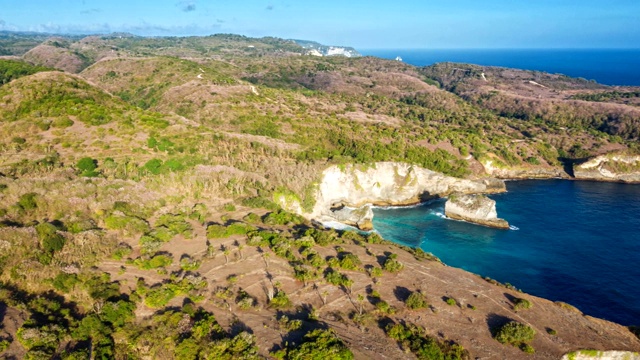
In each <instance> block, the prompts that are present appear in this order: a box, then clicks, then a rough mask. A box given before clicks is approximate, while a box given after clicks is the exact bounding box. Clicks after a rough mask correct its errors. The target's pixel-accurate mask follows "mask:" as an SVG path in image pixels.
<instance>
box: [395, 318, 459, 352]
mask: <svg viewBox="0 0 640 360" xmlns="http://www.w3.org/2000/svg"><path fill="white" fill-rule="evenodd" d="M385 330H386V333H387V335H388V336H389V337H390V338H392V339H394V340H396V341H397V342H399V343H400V344H402V346H403V347H405V348H406V349H407V350H410V351H411V352H412V353H413V354H414V355H416V357H418V359H425V360H428V359H447V360H462V359H468V358H469V352H468V351H466V350H465V349H464V348H463V347H462V346H460V345H458V344H456V343H453V342H444V341H443V342H441V341H438V340H437V339H436V338H434V337H431V336H429V335H427V334H425V330H424V329H423V328H421V327H419V326H416V325H413V324H408V325H403V324H395V325H392V324H390V325H388V326H387V328H386V329H385Z"/></svg>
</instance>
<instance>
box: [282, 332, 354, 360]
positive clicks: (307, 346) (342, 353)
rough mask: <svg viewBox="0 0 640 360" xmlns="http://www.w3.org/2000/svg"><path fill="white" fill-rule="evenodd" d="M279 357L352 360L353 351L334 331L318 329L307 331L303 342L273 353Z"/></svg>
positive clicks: (287, 358) (290, 359) (291, 359)
mask: <svg viewBox="0 0 640 360" xmlns="http://www.w3.org/2000/svg"><path fill="white" fill-rule="evenodd" d="M271 355H272V356H274V357H275V358H277V359H286V360H293V359H332V360H351V359H353V353H352V352H351V350H349V349H348V348H347V347H346V346H345V345H344V343H343V342H342V340H340V338H339V337H338V336H337V335H336V334H335V333H334V332H333V331H332V330H324V329H317V330H313V331H311V332H309V333H307V334H306V335H305V336H304V338H303V339H302V343H301V344H299V345H298V346H297V347H292V348H288V349H284V350H281V351H278V352H277V353H273V354H271Z"/></svg>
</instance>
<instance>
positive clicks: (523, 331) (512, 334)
mask: <svg viewBox="0 0 640 360" xmlns="http://www.w3.org/2000/svg"><path fill="white" fill-rule="evenodd" d="M535 334H536V332H535V330H533V329H532V328H531V327H529V326H527V325H524V324H522V323H519V322H517V321H511V322H508V323H506V324H504V325H502V326H501V327H500V328H498V329H496V331H495V335H494V339H496V340H498V341H499V342H500V343H502V344H508V345H513V346H517V347H519V348H520V349H521V350H522V351H524V352H527V353H531V352H533V348H532V347H531V345H529V344H528V342H530V341H532V340H533V337H534V336H535Z"/></svg>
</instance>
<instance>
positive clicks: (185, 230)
mask: <svg viewBox="0 0 640 360" xmlns="http://www.w3.org/2000/svg"><path fill="white" fill-rule="evenodd" d="M156 226H158V227H165V228H167V229H168V230H169V233H171V234H172V235H177V234H181V235H183V236H184V237H185V238H191V231H192V230H193V227H192V226H191V224H189V223H188V222H187V221H186V220H185V219H184V217H183V216H180V215H173V214H163V215H162V216H160V218H159V219H158V220H157V221H156Z"/></svg>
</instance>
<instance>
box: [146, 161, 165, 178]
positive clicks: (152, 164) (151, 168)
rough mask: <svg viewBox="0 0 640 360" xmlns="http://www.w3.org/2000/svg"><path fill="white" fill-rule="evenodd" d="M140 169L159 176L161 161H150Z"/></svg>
mask: <svg viewBox="0 0 640 360" xmlns="http://www.w3.org/2000/svg"><path fill="white" fill-rule="evenodd" d="M142 168H143V169H145V170H146V171H148V172H149V173H151V174H153V175H159V174H160V173H161V172H162V160H160V159H151V160H149V161H147V162H146V163H145V164H144V166H143V167H142Z"/></svg>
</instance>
